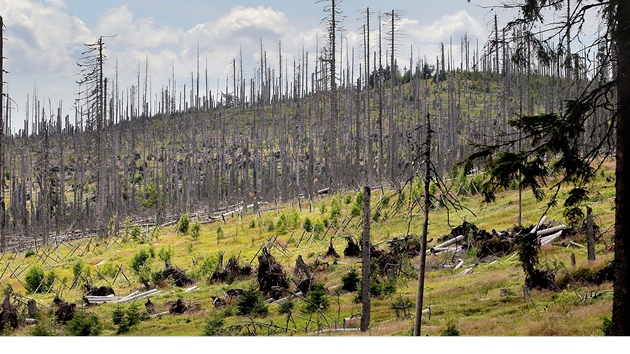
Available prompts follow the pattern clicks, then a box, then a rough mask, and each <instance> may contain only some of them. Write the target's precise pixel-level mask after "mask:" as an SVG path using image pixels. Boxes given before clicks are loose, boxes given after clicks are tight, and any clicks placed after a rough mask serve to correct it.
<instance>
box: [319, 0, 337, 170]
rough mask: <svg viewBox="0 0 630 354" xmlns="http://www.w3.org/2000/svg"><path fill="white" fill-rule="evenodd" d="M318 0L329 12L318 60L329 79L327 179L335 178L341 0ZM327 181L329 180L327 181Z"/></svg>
mask: <svg viewBox="0 0 630 354" xmlns="http://www.w3.org/2000/svg"><path fill="white" fill-rule="evenodd" d="M317 2H318V3H320V2H330V5H326V6H325V7H324V12H327V13H329V15H328V16H326V18H324V21H325V22H326V23H327V25H328V48H327V52H326V53H325V55H323V56H322V57H321V58H320V60H321V61H322V62H325V63H326V64H328V65H329V81H330V91H329V95H330V116H329V121H328V124H327V126H328V129H329V132H328V134H325V135H324V137H323V138H324V143H325V146H326V147H327V152H326V155H325V157H326V164H327V165H328V166H329V167H330V168H327V170H326V173H327V174H328V175H329V179H332V178H336V175H337V174H336V171H337V163H336V161H335V159H336V158H337V135H338V132H337V128H338V122H339V97H337V71H336V69H337V59H336V54H337V31H341V30H342V28H341V26H340V17H341V10H340V7H339V5H340V4H341V2H342V0H318V1H317ZM327 182H329V181H327Z"/></svg>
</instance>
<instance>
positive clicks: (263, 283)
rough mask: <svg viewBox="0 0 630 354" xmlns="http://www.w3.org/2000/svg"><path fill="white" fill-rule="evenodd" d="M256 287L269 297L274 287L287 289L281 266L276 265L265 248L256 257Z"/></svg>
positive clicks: (287, 284)
mask: <svg viewBox="0 0 630 354" xmlns="http://www.w3.org/2000/svg"><path fill="white" fill-rule="evenodd" d="M257 273H258V274H257V278H258V287H259V289H260V291H261V292H262V293H263V294H265V295H269V294H270V293H271V290H272V288H273V287H274V286H277V287H281V288H284V289H288V288H289V282H288V281H287V277H286V274H285V272H284V269H283V268H282V264H280V263H278V262H277V261H276V259H275V258H274V257H273V256H272V255H271V253H270V252H269V250H268V249H267V248H266V247H264V246H263V247H262V248H261V252H260V255H259V256H258V272H257Z"/></svg>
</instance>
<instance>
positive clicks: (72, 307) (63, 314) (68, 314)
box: [53, 297, 77, 324]
mask: <svg viewBox="0 0 630 354" xmlns="http://www.w3.org/2000/svg"><path fill="white" fill-rule="evenodd" d="M53 303H54V304H55V305H57V311H55V318H56V319H57V322H60V323H62V324H66V322H68V321H70V320H72V319H73V318H74V313H75V312H76V310H77V305H76V304H70V303H67V302H65V301H63V300H61V299H60V298H59V297H55V299H54V300H53Z"/></svg>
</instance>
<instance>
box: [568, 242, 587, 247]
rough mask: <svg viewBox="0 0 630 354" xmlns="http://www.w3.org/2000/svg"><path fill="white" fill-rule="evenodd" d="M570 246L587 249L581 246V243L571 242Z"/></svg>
mask: <svg viewBox="0 0 630 354" xmlns="http://www.w3.org/2000/svg"><path fill="white" fill-rule="evenodd" d="M569 246H575V247H579V248H586V246H584V245H580V244H579V243H577V242H573V241H569Z"/></svg>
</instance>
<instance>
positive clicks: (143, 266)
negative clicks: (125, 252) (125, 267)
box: [131, 248, 155, 287]
mask: <svg viewBox="0 0 630 354" xmlns="http://www.w3.org/2000/svg"><path fill="white" fill-rule="evenodd" d="M153 258H155V252H154V251H153V249H152V248H151V249H149V250H148V251H147V250H141V251H140V252H138V253H136V254H135V255H134V256H133V258H132V259H131V269H132V270H133V272H134V274H136V276H137V277H138V278H139V279H140V282H142V284H144V285H145V286H147V287H148V285H149V282H150V281H151V280H152V272H151V264H152V262H153Z"/></svg>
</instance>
